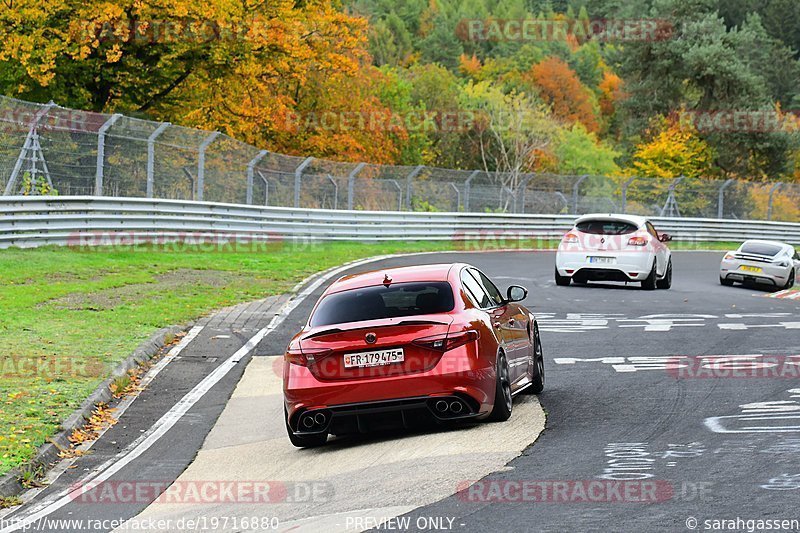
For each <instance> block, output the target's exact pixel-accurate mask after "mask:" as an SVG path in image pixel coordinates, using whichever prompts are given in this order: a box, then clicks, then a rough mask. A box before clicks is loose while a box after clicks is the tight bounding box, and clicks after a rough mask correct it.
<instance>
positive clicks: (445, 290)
mask: <svg viewBox="0 0 800 533" xmlns="http://www.w3.org/2000/svg"><path fill="white" fill-rule="evenodd" d="M454 306H455V301H454V299H453V289H452V288H451V287H450V284H449V283H447V282H443V281H439V282H434V281H430V282H407V283H395V284H392V285H389V286H388V287H386V286H384V285H379V286H377V287H363V288H359V289H352V290H348V291H342V292H336V293H333V294H329V295H328V296H326V297H324V298H323V299H322V301H320V303H319V306H318V307H317V310H316V311H315V312H314V314H313V315H312V317H311V321H310V324H311V327H318V326H329V325H331V324H343V323H345V322H361V321H364V320H376V319H381V318H395V317H405V316H415V315H430V314H436V313H447V312H448V311H452V310H453V307H454Z"/></svg>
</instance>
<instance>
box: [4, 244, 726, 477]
mask: <svg viewBox="0 0 800 533" xmlns="http://www.w3.org/2000/svg"><path fill="white" fill-rule="evenodd" d="M556 245H557V242H556V241H553V240H539V241H519V240H513V241H507V242H506V241H502V240H498V241H494V242H481V243H476V244H475V245H472V244H471V243H461V244H455V245H454V243H452V242H388V243H380V244H357V243H326V244H318V245H309V246H305V247H298V246H292V245H280V244H274V245H271V247H270V248H268V249H261V250H256V251H252V250H245V251H237V250H233V249H227V250H225V249H215V250H208V249H203V248H201V247H192V246H188V245H185V246H184V245H182V246H180V249H179V250H178V249H176V247H173V246H161V247H155V246H138V247H114V248H94V249H84V250H75V249H69V248H57V247H46V248H37V249H26V250H20V249H8V250H2V251H0V287H2V291H0V474H3V473H5V472H7V471H9V470H10V469H11V468H13V467H15V466H17V465H20V464H22V463H24V462H25V461H27V460H29V459H30V458H31V457H33V455H34V454H35V452H36V449H37V448H38V447H39V446H40V445H42V444H43V443H44V442H45V441H46V440H47V439H48V438H49V437H50V436H51V435H53V434H54V433H55V432H56V431H57V429H58V426H59V424H60V422H61V420H63V419H64V418H65V417H66V416H68V415H69V414H70V413H71V412H72V411H73V410H75V409H76V408H77V407H78V406H79V405H80V404H81V402H82V401H83V399H84V398H86V396H88V394H89V393H90V392H91V391H92V390H94V388H95V387H97V385H98V384H99V383H100V382H101V381H103V379H105V377H106V376H107V375H108V373H109V372H110V369H111V368H112V366H113V365H114V364H116V363H117V362H119V361H120V360H121V359H122V358H124V357H126V356H127V355H128V354H129V353H130V352H131V351H132V350H133V349H134V348H135V347H136V346H137V345H138V344H139V343H141V342H142V341H143V340H145V339H147V338H148V337H149V336H150V335H151V334H152V333H153V332H154V331H155V330H157V329H159V328H161V327H164V326H167V325H170V324H180V323H184V322H187V321H190V320H193V319H196V318H198V317H200V316H202V315H203V314H205V313H208V312H209V311H211V310H214V309H218V308H220V307H225V306H228V305H233V304H236V303H240V302H244V301H249V300H255V299H258V298H264V297H266V296H269V295H275V294H282V293H285V292H287V291H288V290H290V289H291V288H292V287H293V286H294V285H295V284H296V283H297V282H298V281H300V280H302V279H303V278H305V277H306V276H308V275H310V274H313V273H315V272H318V271H320V270H324V269H326V268H329V267H332V266H335V265H340V264H342V263H345V262H347V261H351V260H354V259H359V258H363V257H369V256H374V255H380V254H386V253H400V252H419V251H437V250H451V249H454V248H456V249H461V250H485V249H493V248H528V247H534V248H549V249H552V248H554V247H555V246H556ZM687 247H691V248H694V249H698V248H701V246H700V245H698V244H697V243H677V242H676V243H674V246H673V248H674V249H682V248H687ZM702 247H703V248H708V249H711V248H713V249H720V250H728V249H731V248H735V246H732V243H719V244H713V245H703V246H702Z"/></svg>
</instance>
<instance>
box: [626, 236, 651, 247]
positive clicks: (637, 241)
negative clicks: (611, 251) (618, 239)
mask: <svg viewBox="0 0 800 533" xmlns="http://www.w3.org/2000/svg"><path fill="white" fill-rule="evenodd" d="M628 246H647V238H646V237H631V238H630V239H628Z"/></svg>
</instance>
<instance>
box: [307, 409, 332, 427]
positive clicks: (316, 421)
mask: <svg viewBox="0 0 800 533" xmlns="http://www.w3.org/2000/svg"><path fill="white" fill-rule="evenodd" d="M328 420H329V418H328V413H326V412H325V411H317V412H316V413H313V412H312V413H305V414H304V415H303V416H302V417H301V418H300V426H301V427H302V428H303V429H305V430H307V431H318V430H322V429H324V428H325V425H326V424H327V423H328Z"/></svg>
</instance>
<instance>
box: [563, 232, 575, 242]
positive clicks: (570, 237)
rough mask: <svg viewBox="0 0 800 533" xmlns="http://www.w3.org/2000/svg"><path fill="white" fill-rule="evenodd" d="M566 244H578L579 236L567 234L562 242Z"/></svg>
mask: <svg viewBox="0 0 800 533" xmlns="http://www.w3.org/2000/svg"><path fill="white" fill-rule="evenodd" d="M561 242H563V243H564V244H575V243H577V242H578V236H577V235H575V234H574V233H567V234H566V235H564V238H563V239H562V240H561Z"/></svg>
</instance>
